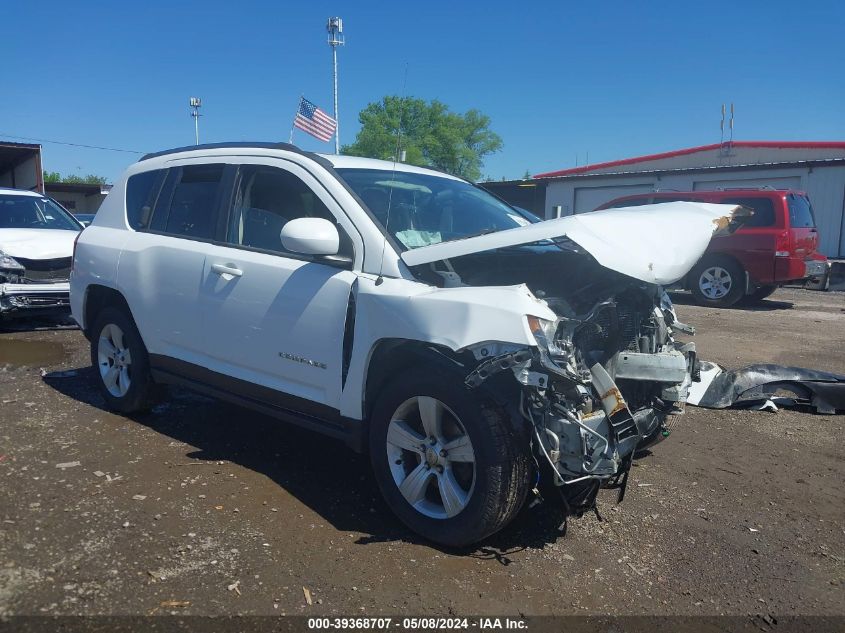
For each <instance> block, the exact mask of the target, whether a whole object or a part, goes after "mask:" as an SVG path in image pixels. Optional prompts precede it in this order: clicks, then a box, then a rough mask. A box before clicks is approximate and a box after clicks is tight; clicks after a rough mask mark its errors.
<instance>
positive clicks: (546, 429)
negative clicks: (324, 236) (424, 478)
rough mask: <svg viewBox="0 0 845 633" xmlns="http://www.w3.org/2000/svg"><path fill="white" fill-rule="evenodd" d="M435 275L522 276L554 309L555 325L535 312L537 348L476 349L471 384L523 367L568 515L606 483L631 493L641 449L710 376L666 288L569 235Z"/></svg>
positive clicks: (524, 403)
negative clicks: (608, 263) (605, 260)
mask: <svg viewBox="0 0 845 633" xmlns="http://www.w3.org/2000/svg"><path fill="white" fill-rule="evenodd" d="M444 266H445V267H446V268H447V270H446V273H447V274H443V267H444ZM432 271H433V272H435V273H436V274H438V275H440V276H441V277H443V279H444V283H446V284H451V283H455V282H456V281H457V280H459V283H461V284H466V285H476V284H478V285H487V284H489V283H491V282H492V281H493V280H494V279H496V280H497V281H499V283H502V281H501V280H502V278H503V277H504V281H505V283H508V282H517V281H521V282H523V283H526V284H527V285H528V287H529V288H530V289H531V291H532V292H533V293H534V295H535V296H537V297H538V298H540V299H541V300H542V301H544V302H545V303H546V305H547V306H548V307H549V308H551V309H552V310H553V311H554V313H555V314H556V315H557V319H556V320H555V321H547V320H544V319H540V318H537V317H531V316H529V317H527V322H528V327H529V328H530V330H531V332H532V333H533V335H534V339H535V340H536V342H537V347H536V348H525V347H522V348H520V347H519V346H509V345H507V344H479V345H476V346H473V347H471V348H470V350H471V351H472V352H473V354H474V355H475V359H476V360H477V361H478V364H477V365H476V366H475V367H474V369H473V370H472V371H471V372H470V373H469V374H468V375H467V378H466V384H467V386H468V387H470V388H476V387H479V386H480V385H482V384H483V383H484V381H485V380H487V379H488V378H489V377H490V376H492V375H494V374H498V373H500V372H504V371H510V372H512V373H513V375H514V376H515V378H516V380H517V381H518V382H519V383H520V384H521V385H522V388H521V402H520V411H521V414H522V416H523V417H524V418H525V420H526V421H527V422H528V423H529V425H530V429H531V433H532V436H533V448H534V452H535V457H536V458H537V459H538V460H540V461H542V462H545V463H546V464H548V465H549V466H550V468H551V469H552V472H553V476H554V479H555V482H554V483H555V484H556V485H557V486H558V487H559V489H560V491H561V493H562V497H563V500H564V504H565V505H566V506H567V508H566V509H567V510H568V511H569V512H568V513H571V514H575V515H578V514H581V513H583V512H584V511H586V510H590V509H595V501H596V495H597V494H598V491H599V489H600V488H602V487H605V488H613V487H616V488H619V489H620V500H621V498H622V497H623V496H624V490H625V485H626V483H627V475H628V471H629V469H630V467H631V462H632V460H633V457H634V454H635V452H636V451H637V450H642V449H644V448H647V447H648V446H651V445H653V444H656V443H657V442H659V441H661V440H662V439H663V438H664V437H666V436H668V434H669V432H670V430H669V426H668V422H667V419H668V417H669V416H671V415H675V414H680V413H683V411H684V406H685V404H686V400H687V396H688V393H689V389H690V385H691V383H692V381H693V379H694V377H697V373H698V370H697V360H696V354H695V344H694V343H686V344H682V343H680V342H676V341H675V340H674V338H673V336H672V334H673V331H675V330H682V331H686V332H688V333H692V332H693V330H692V328H690V327H689V326H686V325H684V324H682V323H679V322H678V320H677V316H676V314H675V311H674V308H673V307H672V303H671V301H670V299H669V297H668V295H667V294H666V293H665V291H664V290H663V289H662V288H661V287H660V286H657V285H653V284H649V283H645V282H642V281H639V280H636V279H633V278H631V277H627V276H625V275H622V274H619V273H616V272H613V271H610V270H608V269H606V268H604V267H602V266H600V265H599V264H598V263H597V262H595V261H594V260H593V259H592V257H591V256H590V255H589V254H587V253H584V252H582V251H580V250H579V249H578V247H577V246H575V245H573V244H571V243H561V242H557V243H545V244H535V245H527V246H521V247H517V248H509V249H501V250H499V251H496V252H495V255H494V254H493V253H489V254H488V253H481V254H476V255H471V256H467V257H462V258H460V259H456V260H454V261H453V262H441V263H440V264H439V265H433V266H432ZM549 271H560V272H558V274H556V275H552V274H550V272H549ZM564 271H565V272H564Z"/></svg>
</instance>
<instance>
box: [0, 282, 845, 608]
mask: <svg viewBox="0 0 845 633" xmlns="http://www.w3.org/2000/svg"><path fill="white" fill-rule="evenodd" d="M678 302H679V303H681V304H686V303H687V302H686V301H684V300H683V297H678ZM679 313H680V316H681V318H682V320H684V321H686V322H688V323H691V324H693V325H695V326H696V327H697V328H698V331H699V333H698V335H697V336H696V337H695V340H696V341H697V343H698V347H699V352H700V355H701V357H702V358H705V359H708V360H713V361H716V362H719V363H721V364H723V365H726V366H729V367H739V366H742V365H745V364H749V363H752V362H776V363H782V364H792V365H799V366H806V367H813V368H818V369H826V370H832V371H837V372H840V373H845V294H843V293H838V292H837V293H817V292H809V291H803V290H781V291H778V292H777V293H776V294H775V295H773V297H772V300H769V301H767V302H765V305H764V306H763V307H762V308H759V309H756V310H753V311H752V310H716V309H705V308H699V307H695V306H691V305H680V306H679ZM88 366H89V359H88V345H87V342H86V341H85V339H84V338H83V336H82V334H81V333H80V332H79V331H78V330H75V329H72V328H64V329H55V328H50V329H27V328H25V327H21V328H19V329H17V330H16V331H5V332H3V333H0V403H2V404H0V615H3V614H40V613H48V614H149V613H167V612H179V613H196V614H206V615H209V614H224V613H225V614H233V613H241V614H282V613H286V614H309V615H325V614H346V615H352V614H366V615H376V614H399V613H413V614H432V615H449V614H514V615H515V614H531V615H537V614H564V613H566V614H685V615H691V614H714V615H715V614H736V615H748V614H772V615H779V616H782V615H788V614H793V615H794V614H828V615H843V614H845V558H843V557H845V491H844V490H843V485H842V484H843V477H842V475H843V465H845V448H843V447H845V432H844V431H843V427H845V416H842V415H838V416H817V415H810V414H806V413H797V412H789V411H781V412H780V413H777V414H773V413H764V412H750V411H721V412H714V411H707V410H702V409H692V410H690V411H689V412H688V414H687V415H686V416H684V417H683V418H681V419H680V420H679V422H678V424H677V426H676V430H675V432H674V433H673V434H672V436H671V437H670V438H669V439H668V440H667V441H665V442H663V443H662V444H660V445H659V446H657V447H656V448H655V449H654V452H653V454H652V455H649V456H647V457H645V458H644V459H641V460H639V461H638V462H637V463H636V464H635V467H634V469H633V472H632V475H633V476H632V483H631V485H630V487H629V490H628V495H627V497H626V499H625V501H624V502H623V503H622V504H621V505H618V506H617V505H615V503H614V502H615V494H613V493H610V492H609V491H608V492H607V494H604V495H603V496H602V498H601V509H602V512H603V515H604V517H605V519H606V521H605V522H599V521H598V520H597V519H596V518H595V517H594V516H592V515H589V516H584V517H582V518H581V519H577V520H573V521H571V522H570V526H569V531H568V534H567V535H566V536H565V537H561V536H559V535H558V533H557V532H556V529H555V528H556V526H557V524H558V523H559V518H560V517H559V515H558V509H557V507H556V504H554V503H547V504H544V505H541V506H539V507H536V508H532V509H530V510H525V511H523V513H522V515H521V516H520V517H519V518H518V520H517V521H516V523H515V524H513V525H512V526H511V527H510V528H508V529H507V530H506V531H505V532H503V533H501V534H499V535H497V536H495V537H493V538H491V539H489V541H488V542H486V543H484V544H482V545H481V546H480V547H478V548H477V549H475V550H472V551H467V552H452V551H443V550H440V549H438V548H436V547H432V546H431V545H429V544H427V543H424V542H420V541H419V540H418V539H417V538H415V537H414V535H413V534H411V533H409V532H408V531H407V530H405V529H404V528H403V527H402V526H401V525H400V524H399V523H398V522H397V521H396V520H395V519H394V518H393V517H392V515H391V514H390V513H389V511H388V510H387V509H386V507H385V506H384V504H383V503H382V501H381V499H380V498H379V496H378V493H377V490H376V487H375V484H374V482H373V480H372V479H371V477H370V474H369V470H368V462H367V460H366V458H364V457H361V456H358V455H355V454H352V453H350V452H348V451H347V450H346V449H345V448H344V447H343V446H342V445H341V444H339V443H336V442H334V441H331V440H327V439H324V438H322V437H319V436H316V435H311V434H308V433H306V432H304V431H298V430H295V429H292V428H290V427H286V426H284V425H283V424H281V423H278V422H275V421H273V420H269V419H267V418H264V417H261V416H259V415H256V414H253V413H250V412H248V411H245V410H242V409H239V408H236V407H233V406H229V405H225V404H221V403H218V402H215V401H212V400H209V399H206V398H202V397H198V396H194V395H191V394H189V393H185V392H174V398H173V399H172V400H171V401H170V402H169V403H167V404H162V405H159V406H158V407H157V408H156V409H155V410H154V411H153V412H152V413H150V414H146V415H143V416H138V417H135V418H132V419H129V418H126V417H122V416H119V415H114V414H112V413H109V412H107V411H105V410H104V409H103V401H102V399H101V398H100V396H99V395H98V393H97V392H96V390H95V388H94V386H93V377H92V374H91V371H90V370H89V368H88ZM45 374H46V375H45ZM303 588H305V589H307V592H308V593H309V594H310V600H311V602H312V603H313V604H311V605H308V604H307V601H306V596H305V592H304V590H303ZM169 601H173V602H169Z"/></svg>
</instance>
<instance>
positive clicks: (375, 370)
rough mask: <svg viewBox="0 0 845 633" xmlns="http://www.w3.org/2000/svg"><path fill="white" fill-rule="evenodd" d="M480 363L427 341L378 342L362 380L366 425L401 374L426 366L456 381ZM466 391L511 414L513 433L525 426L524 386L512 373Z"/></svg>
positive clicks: (392, 340)
mask: <svg viewBox="0 0 845 633" xmlns="http://www.w3.org/2000/svg"><path fill="white" fill-rule="evenodd" d="M480 362H481V361H478V360H476V359H475V357H474V356H473V354H472V352H470V351H468V350H465V351H455V350H453V349H451V348H449V347H446V346H445V345H438V344H435V343H429V342H426V341H419V340H414V339H399V338H391V339H380V340H378V341H376V343H375V344H374V345H373V347H372V349H371V350H370V354H369V358H368V362H367V365H366V373H365V375H364V380H363V393H362V403H361V411H362V413H363V420H364V424H365V425H366V424H367V423H368V420H369V419H370V415H371V414H372V411H373V406H374V404H375V402H376V400H377V399H378V396H379V394H380V392H381V390H382V388H383V387H384V386H385V385H386V384H388V383H389V382H390V381H391V380H392V379H393V378H394V377H395V376H397V375H398V374H399V373H400V372H403V371H407V370H408V369H411V368H413V367H417V366H419V365H420V364H426V365H428V366H431V367H432V368H433V369H439V370H440V371H443V372H453V373H454V374H455V375H456V377H457V376H460V377H462V378H465V377H466V376H467V375H468V374H469V373H470V372H471V371H472V370H473V369H475V367H476V366H477V365H478V364H479V363H480ZM466 388H467V389H477V390H483V391H484V392H485V394H486V395H487V396H488V397H490V398H491V399H492V400H494V401H496V402H497V403H498V404H499V405H500V406H502V407H503V408H504V409H506V410H507V411H508V412H509V414H510V416H511V422H512V424H513V427H514V429H519V428H520V427H521V426H522V422H521V420H522V416H521V414H520V413H519V392H520V388H521V385H520V384H519V383H518V382H517V381H516V379H515V378H514V376H513V374H512V372H510V371H503V372H500V373H498V374H495V375H494V376H491V377H490V378H488V379H487V380H486V381H485V382H484V384H483V385H481V386H478V387H472V388H471V387H468V386H467V387H466ZM365 432H366V429H365Z"/></svg>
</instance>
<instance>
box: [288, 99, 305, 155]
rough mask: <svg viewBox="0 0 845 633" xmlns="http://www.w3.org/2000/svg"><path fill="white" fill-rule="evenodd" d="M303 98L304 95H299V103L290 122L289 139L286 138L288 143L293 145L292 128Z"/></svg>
mask: <svg viewBox="0 0 845 633" xmlns="http://www.w3.org/2000/svg"><path fill="white" fill-rule="evenodd" d="M304 98H305V95H299V102H298V103H297V104H296V112H294V113H293V120H292V121H291V122H290V137H289V138H288V143H290V144H291V145H293V128H294V123H296V113H297V112H299V108H301V107H302V100H303V99H304Z"/></svg>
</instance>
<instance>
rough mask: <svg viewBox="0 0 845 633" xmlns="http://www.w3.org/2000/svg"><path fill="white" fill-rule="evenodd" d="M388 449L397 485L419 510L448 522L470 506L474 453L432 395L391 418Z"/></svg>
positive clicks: (451, 414)
mask: <svg viewBox="0 0 845 633" xmlns="http://www.w3.org/2000/svg"><path fill="white" fill-rule="evenodd" d="M386 444H387V446H386V449H387V458H388V463H389V464H390V470H391V474H392V475H393V481H394V482H395V483H396V486H397V487H398V488H399V492H401V493H402V496H403V497H404V498H405V500H406V501H407V502H408V503H409V504H410V505H411V506H412V507H413V508H414V509H415V510H417V511H418V512H420V513H421V514H423V515H425V516H427V517H431V518H434V519H449V518H452V517H454V516H456V515H458V514H459V513H460V512H461V511H462V510H463V509H464V508H465V507H466V506H467V504H468V503H469V500H470V498H471V497H472V493H473V489H474V487H475V451H474V450H473V447H472V442H471V441H470V438H469V435H468V434H467V432H466V429H465V428H464V426H463V424H462V423H461V421H460V419H459V418H458V416H457V415H455V413H454V412H453V411H452V410H451V409H450V408H449V407H447V406H446V405H445V404H444V403H443V402H441V401H440V400H437V399H436V398H432V397H429V396H415V397H413V398H409V399H408V400H406V401H405V402H403V403H402V404H401V405H399V407H398V408H397V409H396V411H395V412H394V413H393V415H392V416H391V418H390V424H389V426H388V428H387V440H386Z"/></svg>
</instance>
